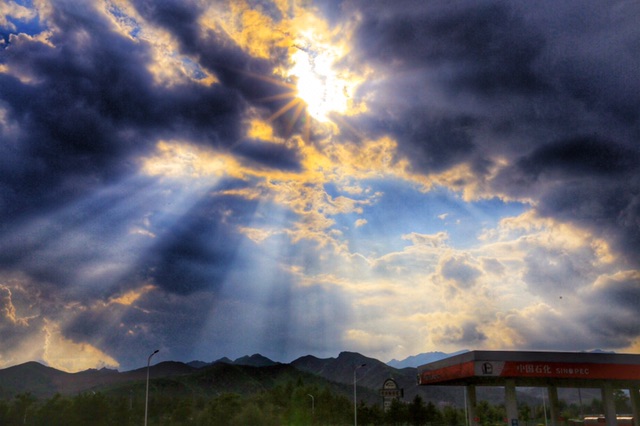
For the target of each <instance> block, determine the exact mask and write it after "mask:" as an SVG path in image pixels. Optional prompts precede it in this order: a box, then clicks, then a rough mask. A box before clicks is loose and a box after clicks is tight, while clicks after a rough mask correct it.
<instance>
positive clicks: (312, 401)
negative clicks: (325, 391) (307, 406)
mask: <svg viewBox="0 0 640 426" xmlns="http://www.w3.org/2000/svg"><path fill="white" fill-rule="evenodd" d="M307 396H310V397H311V419H312V421H313V418H314V417H315V413H316V399H315V398H314V397H313V395H311V394H310V393H308V394H307Z"/></svg>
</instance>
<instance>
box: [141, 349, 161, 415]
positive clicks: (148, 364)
mask: <svg viewBox="0 0 640 426" xmlns="http://www.w3.org/2000/svg"><path fill="white" fill-rule="evenodd" d="M158 352H160V349H156V350H155V351H153V353H152V354H151V355H149V358H147V392H146V393H145V396H144V426H147V413H148V412H149V366H150V365H151V357H152V356H154V355H155V354H157V353H158Z"/></svg>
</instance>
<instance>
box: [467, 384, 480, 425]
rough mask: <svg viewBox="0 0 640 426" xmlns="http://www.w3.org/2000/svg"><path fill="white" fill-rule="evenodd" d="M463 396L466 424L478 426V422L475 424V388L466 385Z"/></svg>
mask: <svg viewBox="0 0 640 426" xmlns="http://www.w3.org/2000/svg"><path fill="white" fill-rule="evenodd" d="M465 394H466V395H465V396H466V401H465V403H466V404H467V424H468V425H470V426H478V422H476V402H477V399H476V387H475V386H474V385H467V386H466V392H465Z"/></svg>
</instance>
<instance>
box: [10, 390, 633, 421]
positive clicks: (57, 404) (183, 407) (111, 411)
mask: <svg viewBox="0 0 640 426" xmlns="http://www.w3.org/2000/svg"><path fill="white" fill-rule="evenodd" d="M627 401H628V399H627V400H626V399H625V395H624V394H622V393H621V392H618V393H617V394H616V403H617V405H618V406H619V410H623V411H619V412H624V409H626V408H628V404H627ZM144 403H145V400H144V394H141V393H140V392H138V393H134V392H133V390H131V391H130V393H129V394H127V393H126V392H122V391H120V392H118V393H103V392H84V393H80V394H78V395H75V396H62V395H60V394H56V395H54V396H53V397H51V398H48V399H37V398H36V397H34V396H33V395H32V394H30V393H21V394H18V395H16V396H15V397H14V398H11V399H6V400H0V425H7V426H14V425H15V426H18V425H30V426H39V425H43V426H44V425H46V426H75V425H78V426H85V425H94V426H109V425H118V426H127V425H140V424H143V423H144ZM625 404H627V405H625ZM357 409H358V411H357V416H358V424H359V425H361V426H367V425H383V426H386V425H393V426H436V425H437V426H465V425H466V419H465V411H464V409H461V408H456V407H454V406H450V405H444V406H440V407H439V406H436V405H435V404H433V403H432V402H425V401H424V400H423V399H422V398H421V397H420V396H419V395H417V396H416V397H415V398H414V399H413V400H412V401H409V402H400V401H397V400H394V401H393V402H392V404H391V406H390V407H389V409H388V410H386V411H385V410H383V408H382V406H381V404H379V403H378V404H367V403H366V402H364V401H359V402H358V407H357ZM560 410H561V416H562V417H563V418H564V419H570V418H577V417H579V416H580V415H581V414H582V412H587V413H588V412H593V413H597V412H602V403H601V402H600V401H599V400H597V399H594V400H593V401H592V402H591V404H588V405H586V406H584V407H578V406H577V405H576V404H566V403H565V402H564V401H560ZM547 411H548V409H547V410H545V408H544V407H543V406H535V407H531V406H529V405H524V404H522V405H520V406H519V419H520V424H521V425H538V424H544V423H545V422H544V416H545V415H546V416H548V412H547ZM505 413H506V411H505V408H504V406H503V405H492V404H490V403H488V402H486V401H479V402H478V404H477V407H476V416H477V421H478V423H479V424H480V425H481V426H494V425H504V424H505V417H506V414H505ZM547 418H548V417H547ZM353 420H354V406H353V401H352V400H351V399H350V398H348V397H346V396H344V395H339V394H336V393H335V392H331V391H330V390H329V389H328V388H326V387H319V386H317V385H305V384H304V383H303V382H302V381H301V380H298V381H297V382H296V383H293V382H288V383H287V384H285V385H278V386H276V387H274V388H272V389H270V390H265V391H262V392H258V393H254V394H250V395H240V394H236V393H220V394H217V395H202V394H195V393H193V394H192V395H188V392H184V393H183V394H181V395H176V394H169V393H162V392H155V393H152V394H150V397H149V412H148V423H149V425H163V426H186V425H189V426H218V425H219V426H236V425H237V426H246V425H254V426H280V425H291V426H294V425H350V424H353Z"/></svg>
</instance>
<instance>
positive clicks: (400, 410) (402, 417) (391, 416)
mask: <svg viewBox="0 0 640 426" xmlns="http://www.w3.org/2000/svg"><path fill="white" fill-rule="evenodd" d="M384 417H385V424H388V425H394V426H396V425H397V426H400V425H404V424H405V423H406V422H407V420H408V418H409V410H408V408H407V406H406V405H405V404H403V403H402V402H400V401H399V400H397V399H393V400H391V405H390V406H389V409H388V410H387V412H386V413H385V416H384Z"/></svg>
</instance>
